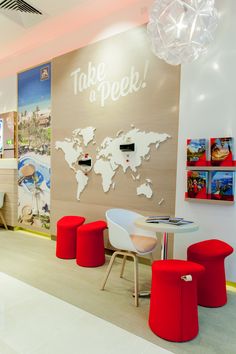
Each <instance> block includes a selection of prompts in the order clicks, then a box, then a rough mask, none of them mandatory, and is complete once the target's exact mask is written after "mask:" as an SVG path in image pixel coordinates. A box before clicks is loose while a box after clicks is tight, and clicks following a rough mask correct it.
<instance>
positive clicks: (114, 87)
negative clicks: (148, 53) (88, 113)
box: [71, 60, 149, 107]
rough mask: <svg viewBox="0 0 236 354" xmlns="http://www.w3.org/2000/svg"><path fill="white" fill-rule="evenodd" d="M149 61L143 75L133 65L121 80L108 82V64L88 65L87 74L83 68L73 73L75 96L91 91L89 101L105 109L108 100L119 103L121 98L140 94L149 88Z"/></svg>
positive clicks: (90, 63) (145, 65) (146, 62)
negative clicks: (147, 80)
mask: <svg viewBox="0 0 236 354" xmlns="http://www.w3.org/2000/svg"><path fill="white" fill-rule="evenodd" d="M148 67H149V61H148V60H146V61H145V64H144V70H143V72H142V73H140V72H139V71H137V70H136V69H135V66H134V65H132V66H131V68H130V70H129V73H128V74H127V75H125V76H123V77H122V78H121V79H120V80H117V81H109V80H106V74H107V73H106V71H107V70H106V69H107V67H106V64H105V63H103V62H101V63H99V64H97V65H93V64H92V62H91V61H90V62H89V63H88V68H87V72H83V71H81V68H78V69H76V70H75V71H73V72H72V73H71V77H72V78H73V85H74V94H75V95H78V94H79V93H81V92H83V91H86V90H90V92H89V101H90V102H91V103H93V102H96V101H97V102H99V104H100V105H101V107H104V106H105V104H106V103H107V101H108V100H112V101H114V102H115V101H118V100H119V99H120V98H121V97H125V96H127V95H129V94H132V93H135V92H138V91H139V90H141V89H143V88H145V87H146V86H147V83H146V77H147V73H148Z"/></svg>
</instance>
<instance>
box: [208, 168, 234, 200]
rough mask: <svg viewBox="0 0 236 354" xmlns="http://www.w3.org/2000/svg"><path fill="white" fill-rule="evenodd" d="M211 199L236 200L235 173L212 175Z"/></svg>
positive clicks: (225, 172)
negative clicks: (235, 193)
mask: <svg viewBox="0 0 236 354" xmlns="http://www.w3.org/2000/svg"><path fill="white" fill-rule="evenodd" d="M211 199H216V200H229V201H233V200H234V171H213V172H212V173H211Z"/></svg>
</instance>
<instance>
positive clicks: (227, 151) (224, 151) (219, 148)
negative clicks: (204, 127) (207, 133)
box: [211, 137, 233, 166]
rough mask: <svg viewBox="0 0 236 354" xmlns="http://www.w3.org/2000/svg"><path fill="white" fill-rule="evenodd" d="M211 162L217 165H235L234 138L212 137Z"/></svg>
mask: <svg viewBox="0 0 236 354" xmlns="http://www.w3.org/2000/svg"><path fill="white" fill-rule="evenodd" d="M211 164H212V165H216V166H232V165H233V138H232V137H226V138H211Z"/></svg>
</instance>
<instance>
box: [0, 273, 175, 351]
mask: <svg viewBox="0 0 236 354" xmlns="http://www.w3.org/2000/svg"><path fill="white" fill-rule="evenodd" d="M0 289H1V291H0V353H1V354H67V353H68V354H80V353H81V354H90V353H91V354H92V353H96V354H121V353H122V354H125V353H127V354H165V353H166V354H167V353H171V352H170V351H167V350H165V349H163V348H160V347H159V346H157V345H155V344H153V343H151V342H148V341H146V340H144V339H142V338H140V337H138V336H135V335H134V334H131V333H129V332H127V331H125V330H123V329H121V328H119V327H117V326H115V325H113V324H111V323H109V322H107V321H104V320H102V319H100V318H98V317H96V316H94V315H91V314H89V313H88V312H86V311H84V310H81V309H79V308H77V307H75V306H73V305H70V304H68V303H66V302H64V301H62V300H60V299H58V298H56V297H54V296H51V295H49V294H47V293H45V292H43V291H41V290H38V289H36V288H33V287H32V286H30V285H27V284H25V283H24V282H22V281H19V280H17V279H15V278H13V277H10V276H8V275H6V274H4V273H0Z"/></svg>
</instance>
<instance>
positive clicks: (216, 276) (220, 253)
mask: <svg viewBox="0 0 236 354" xmlns="http://www.w3.org/2000/svg"><path fill="white" fill-rule="evenodd" d="M232 252H233V248H232V247H231V246H230V245H228V244H227V243H225V242H223V241H220V240H216V239H212V240H206V241H202V242H198V243H195V244H193V245H191V246H189V247H188V251H187V255H188V260H189V261H193V262H197V263H199V264H201V265H203V266H204V267H205V273H204V275H203V276H202V277H201V279H199V282H198V304H199V305H201V306H205V307H220V306H223V305H225V304H226V302H227V293H226V279H225V267H224V259H225V257H227V256H228V255H230V254H231V253H232Z"/></svg>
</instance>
